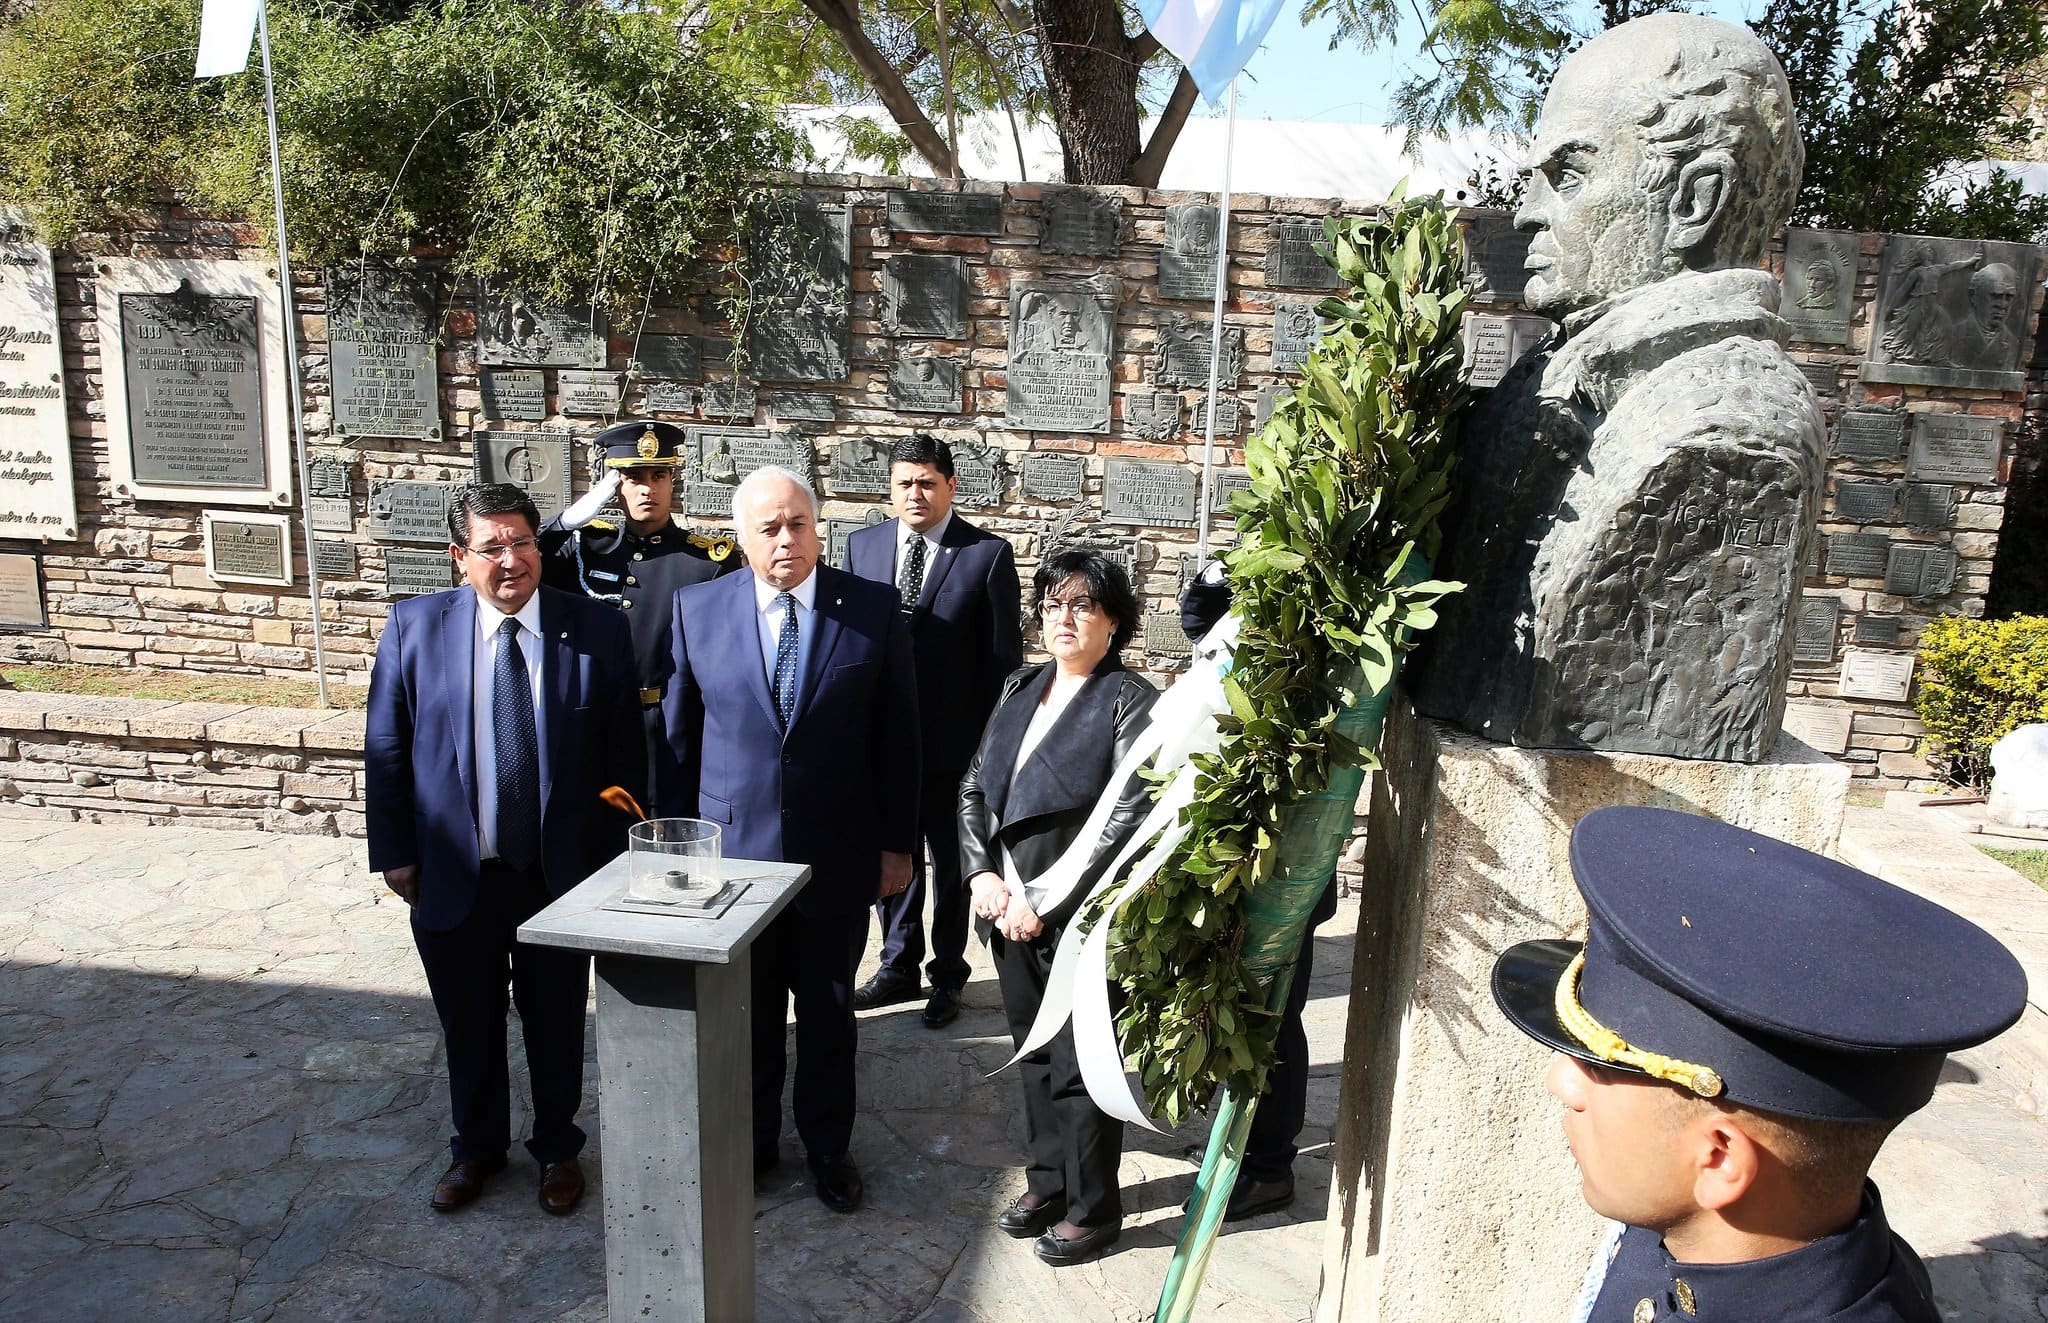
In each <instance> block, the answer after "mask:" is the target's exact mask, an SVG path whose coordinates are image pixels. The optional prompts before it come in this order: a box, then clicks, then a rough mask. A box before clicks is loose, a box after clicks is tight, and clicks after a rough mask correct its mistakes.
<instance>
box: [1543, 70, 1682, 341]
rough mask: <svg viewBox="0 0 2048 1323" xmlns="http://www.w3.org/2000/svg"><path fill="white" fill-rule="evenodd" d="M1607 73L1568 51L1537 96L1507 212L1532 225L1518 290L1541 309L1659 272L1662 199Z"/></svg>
mask: <svg viewBox="0 0 2048 1323" xmlns="http://www.w3.org/2000/svg"><path fill="white" fill-rule="evenodd" d="M1613 75H1614V71H1613V70H1612V69H1603V68H1596V67H1594V63H1593V62H1589V61H1586V60H1584V59H1578V58H1575V59H1573V60H1571V61H1569V62H1567V63H1566V64H1565V67H1564V68H1563V69H1561V70H1559V71H1558V75H1557V80H1556V82H1554V83H1553V84H1551V89H1550V95H1549V96H1548V97H1547V98H1545V100H1544V102H1543V119H1542V122H1541V123H1540V124H1538V125H1537V129H1536V141H1535V143H1534V145H1533V146H1532V148H1531V150H1530V153H1529V163H1528V165H1527V166H1526V167H1525V173H1526V174H1527V175H1528V179H1529V186H1528V189H1527V191H1526V192H1525V193H1524V195H1523V198H1522V205H1521V207H1520V208H1519V209H1518V210H1517V211H1516V212H1515V224H1516V226H1518V227H1519V228H1521V229H1524V230H1532V231H1534V232H1535V239H1534V241H1533V242H1532V243H1531V244H1530V245H1529V257H1528V260H1527V262H1526V263H1525V264H1524V265H1525V266H1526V267H1527V269H1528V271H1529V283H1528V290H1527V294H1526V296H1525V297H1526V299H1527V301H1528V304H1529V306H1530V307H1532V308H1534V309H1536V310H1537V311H1539V312H1549V313H1566V312H1571V311H1573V310H1575V309H1578V308H1584V307H1590V306H1591V305H1593V304H1595V303H1598V302H1600V301H1601V300H1602V299H1606V298H1611V297H1613V296H1614V295H1616V294H1619V293H1622V292H1623V291H1625V290H1630V289H1634V288H1635V287H1636V286H1638V285H1646V284H1648V283H1650V282H1651V281H1653V280H1658V279H1661V278H1662V277H1663V276H1664V275H1665V274H1666V269H1665V256H1666V254H1665V251H1664V233H1665V223H1666V216H1667V212H1668V206H1667V203H1668V199H1667V198H1666V197H1665V196H1663V194H1662V193H1661V192H1659V193H1651V192H1649V191H1647V190H1645V189H1644V188H1643V186H1642V184H1641V183H1640V182H1639V176H1640V173H1641V167H1642V163H1643V149H1642V140H1641V137H1640V135H1639V134H1638V133H1637V131H1636V129H1635V127H1634V126H1633V125H1632V124H1630V123H1628V122H1627V121H1626V119H1625V117H1624V115H1623V114H1622V113H1621V109H1620V100H1621V98H1620V97H1619V96H1618V95H1617V89H1616V80H1615V79H1614V77H1613Z"/></svg>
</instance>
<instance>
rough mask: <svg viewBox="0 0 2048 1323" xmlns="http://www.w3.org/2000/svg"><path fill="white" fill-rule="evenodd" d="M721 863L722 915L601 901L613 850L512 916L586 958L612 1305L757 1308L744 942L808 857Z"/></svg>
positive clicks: (799, 880) (679, 1310) (664, 1313)
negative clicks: (729, 896)
mask: <svg viewBox="0 0 2048 1323" xmlns="http://www.w3.org/2000/svg"><path fill="white" fill-rule="evenodd" d="M725 874H726V878H727V880H728V882H729V883H730V884H731V885H733V886H734V887H735V888H737V887H741V886H744V888H745V890H744V891H743V892H741V893H740V895H739V896H738V898H737V899H735V900H734V901H733V902H732V903H731V905H730V907H729V908H727V909H725V910H724V911H723V912H722V913H718V912H716V911H715V910H714V911H712V912H711V913H706V912H704V911H696V912H690V911H678V912H676V913H647V912H643V911H641V910H622V909H615V908H609V907H610V906H613V905H616V904H618V903H619V902H620V901H621V899H622V898H623V897H624V895H625V893H626V882H627V874H626V856H625V855H623V854H622V855H620V856H619V857H618V858H616V859H614V860H612V861H611V862H610V863H609V864H606V865H605V866H604V867H603V868H601V869H599V870H598V871H597V872H596V873H594V874H592V875H591V876H590V877H589V878H588V879H587V880H585V881H584V882H583V883H582V884H581V885H580V886H578V887H577V888H576V889H575V890H573V891H571V892H569V893H568V894H567V895H565V896H563V897H562V898H561V899H560V900H557V901H556V902H555V903H554V904H552V905H550V906H548V907H547V908H546V909H544V910H542V911H541V912H540V913H539V914H536V915H534V916H533V918H531V919H529V920H527V921H526V922H525V923H524V924H521V925H520V928H519V940H521V941H523V942H531V943H533V944H535V945H537V946H554V947H564V948H567V949H569V950H572V951H588V952H590V953H591V954H592V955H593V956H594V957H596V959H595V964H596V966H597V1064H598V1072H599V1122H600V1124H601V1125H602V1127H603V1131H602V1133H603V1136H604V1159H605V1160H604V1258H605V1285H606V1298H607V1300H608V1303H609V1311H608V1312H609V1313H610V1315H611V1317H613V1318H619V1319H644V1320H648V1323H683V1320H693V1321H696V1320H704V1319H717V1320H720V1321H721V1323H723V1321H724V1320H728V1319H741V1320H746V1319H752V1318H753V1317H754V1140H753V1099H752V1096H751V1094H752V1076H753V1049H752V1045H751V1038H750V1028H749V1025H750V1019H749V1016H750V1012H751V1010H752V1005H751V1003H752V997H751V994H750V987H749V980H750V976H751V964H752V960H751V948H752V945H753V941H754V938H755V937H757V936H758V935H759V934H760V932H761V930H762V929H763V928H765V927H767V926H768V922H769V920H771V919H773V918H774V917H775V916H776V915H777V914H778V913H780V912H781V910H782V907H783V906H784V905H786V904H788V903H789V901H790V900H791V898H793V897H794V896H795V895H796V893H797V891H798V890H799V889H800V888H801V887H802V886H803V884H804V883H805V882H808V881H809V880H810V876H811V870H810V869H809V868H806V867H804V866H802V865H800V864H776V863H761V862H757V861H754V860H747V859H727V860H726V861H725ZM714 915H715V917H713V916H714Z"/></svg>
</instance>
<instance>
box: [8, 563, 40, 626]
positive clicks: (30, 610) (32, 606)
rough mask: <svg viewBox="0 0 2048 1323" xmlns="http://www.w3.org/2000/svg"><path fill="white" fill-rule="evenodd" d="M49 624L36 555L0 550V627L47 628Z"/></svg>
mask: <svg viewBox="0 0 2048 1323" xmlns="http://www.w3.org/2000/svg"><path fill="white" fill-rule="evenodd" d="M49 623H50V622H49V617H48V616H47V615H45V614H44V612H43V581H42V573H41V570H40V569H39V567H38V566H37V564H36V558H35V557H34V556H29V555H22V554H19V553H12V552H9V553H0V629H47V628H48V627H49Z"/></svg>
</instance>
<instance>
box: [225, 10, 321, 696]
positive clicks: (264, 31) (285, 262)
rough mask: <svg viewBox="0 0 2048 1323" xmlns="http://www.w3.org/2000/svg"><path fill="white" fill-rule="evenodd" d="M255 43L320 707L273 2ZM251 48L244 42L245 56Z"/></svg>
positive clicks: (316, 595) (259, 19)
mask: <svg viewBox="0 0 2048 1323" xmlns="http://www.w3.org/2000/svg"><path fill="white" fill-rule="evenodd" d="M256 44H257V46H258V48H259V49H261V50H262V52H263V115H264V118H265V119H266V120H267V121H268V122H269V125H270V192H271V195H272V197H273V198H274V199H275V200H276V202H277V274H278V279H279V280H280V281H281V282H282V284H283V285H284V358H285V372H286V380H287V381H288V382H289V383H290V385H289V389H290V391H291V415H292V439H293V441H294V442H295V443H296V448H297V450H298V452H299V513H300V522H301V523H302V525H303V526H304V528H305V531H306V595H307V598H308V600H309V601H310V602H311V603H312V608H313V676H314V679H315V680H316V681H317V682H318V684H319V687H320V706H321V707H329V706H332V704H330V703H329V702H328V701H327V654H326V646H325V644H324V642H323V638H322V629H321V623H320V567H319V565H318V564H317V563H316V562H315V561H314V559H313V501H312V497H311V495H310V493H311V492H312V490H313V482H312V471H311V468H310V467H309V465H308V461H307V456H306V421H305V418H304V412H305V411H304V409H303V407H302V406H303V403H304V400H305V397H304V396H303V395H302V394H300V386H299V318H298V312H297V310H296V309H295V308H294V307H293V305H292V288H293V287H292V259H291V252H290V245H289V244H287V243H286V242H285V233H284V175H283V173H282V171H281V170H280V169H279V166H278V153H277V88H276V86H275V84H274V83H273V81H272V79H271V74H270V6H269V5H268V4H267V3H262V0H259V3H258V4H257V6H256ZM248 50H249V48H248V47H247V46H244V47H242V51H243V53H244V54H245V55H246V54H247V53H248Z"/></svg>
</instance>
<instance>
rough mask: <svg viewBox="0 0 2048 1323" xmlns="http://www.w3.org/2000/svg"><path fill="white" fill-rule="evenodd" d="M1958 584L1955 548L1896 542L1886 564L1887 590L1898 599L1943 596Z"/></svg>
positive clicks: (1885, 586) (1885, 578) (1885, 581)
mask: <svg viewBox="0 0 2048 1323" xmlns="http://www.w3.org/2000/svg"><path fill="white" fill-rule="evenodd" d="M1955 582H1956V553H1955V549H1954V548H1953V547H1947V546H1928V545H1926V544H1924V543H1917V542H1895V543H1893V544H1892V550H1891V556H1890V558H1889V559H1888V560H1887V561H1886V562H1885V569H1884V590H1885V591H1886V592H1888V593H1892V594H1894V595H1896V596H1899V597H1943V596H1946V595H1947V593H1948V591H1949V589H1951V588H1953V587H1954V586H1955Z"/></svg>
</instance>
